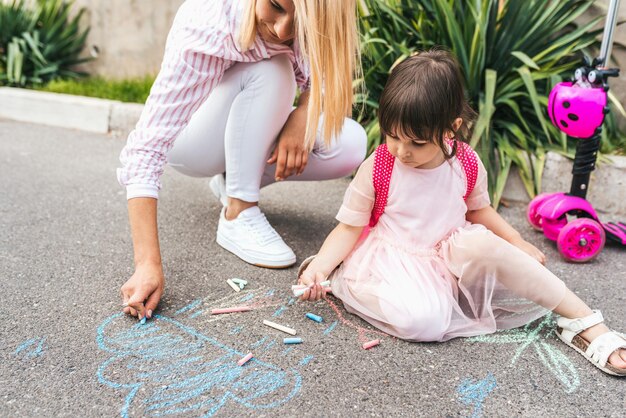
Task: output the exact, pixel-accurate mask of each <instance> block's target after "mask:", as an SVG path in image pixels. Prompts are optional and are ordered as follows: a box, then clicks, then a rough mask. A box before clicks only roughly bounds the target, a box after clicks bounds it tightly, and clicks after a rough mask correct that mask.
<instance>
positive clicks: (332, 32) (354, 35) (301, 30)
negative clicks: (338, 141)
mask: <svg viewBox="0 0 626 418" xmlns="http://www.w3.org/2000/svg"><path fill="white" fill-rule="evenodd" d="M256 2H257V0H249V4H248V7H247V9H246V10H245V15H244V18H243V22H242V27H241V32H240V37H239V40H238V41H239V44H240V47H241V49H242V50H243V51H247V50H248V49H250V47H251V46H252V44H253V43H254V41H255V40H256V35H257V33H256V14H255V7H256ZM293 2H294V6H295V24H294V26H295V29H296V36H297V39H298V42H299V45H300V49H301V51H302V54H303V55H304V57H306V58H307V60H308V64H309V67H310V80H311V88H310V90H309V102H308V108H307V124H306V133H305V141H304V144H305V148H306V149H308V150H311V149H312V148H313V144H314V143H315V134H316V132H317V125H318V121H319V118H320V115H321V114H322V113H324V129H323V138H324V142H325V143H326V145H330V143H331V141H332V138H333V136H334V135H338V134H339V133H340V132H341V128H342V127H343V123H344V118H345V117H346V116H349V115H351V114H352V104H353V90H354V89H353V80H358V79H359V78H360V75H361V59H360V58H361V57H360V51H359V34H358V30H357V20H356V3H355V0H293Z"/></svg>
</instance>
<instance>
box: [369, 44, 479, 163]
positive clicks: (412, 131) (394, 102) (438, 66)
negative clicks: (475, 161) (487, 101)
mask: <svg viewBox="0 0 626 418" xmlns="http://www.w3.org/2000/svg"><path fill="white" fill-rule="evenodd" d="M475 115H476V114H475V112H474V111H473V110H472V108H471V107H470V106H469V104H468V102H467V100H466V98H465V90H464V87H463V76H462V74H461V69H460V67H459V64H458V62H457V61H456V59H455V58H454V56H453V55H452V54H451V53H450V52H448V51H445V50H441V49H434V50H430V51H428V52H421V53H419V54H418V55H413V56H411V57H409V58H407V59H405V60H404V61H402V62H401V63H400V64H398V65H397V66H396V67H395V68H394V69H393V70H392V71H391V75H390V76H389V79H388V80H387V84H386V85H385V89H384V90H383V93H382V95H381V97H380V101H379V110H378V119H379V123H380V130H381V133H382V134H383V135H391V136H401V137H403V138H410V139H419V140H422V141H432V142H434V143H436V144H437V145H438V146H439V147H440V148H441V149H442V150H443V153H444V155H445V157H446V158H447V159H449V158H451V157H453V156H454V155H455V154H456V146H455V147H452V149H450V147H449V146H447V145H446V143H445V138H444V135H445V133H446V131H454V130H453V123H454V120H455V119H456V118H462V119H463V124H462V125H461V128H459V129H458V130H457V131H456V132H455V136H454V138H455V139H457V140H459V141H463V142H467V141H468V139H469V134H470V132H469V126H470V125H471V123H472V121H473V119H474V117H475Z"/></svg>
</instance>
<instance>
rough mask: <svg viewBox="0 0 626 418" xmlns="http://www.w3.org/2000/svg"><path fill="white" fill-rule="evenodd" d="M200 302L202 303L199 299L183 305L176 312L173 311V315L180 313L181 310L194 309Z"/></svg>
mask: <svg viewBox="0 0 626 418" xmlns="http://www.w3.org/2000/svg"><path fill="white" fill-rule="evenodd" d="M201 303H202V300H201V299H198V300H194V301H193V302H191V303H190V304H189V305H187V306H184V307H182V308H180V309H179V310H177V311H176V312H174V315H178V314H181V313H183V312H187V311H191V310H193V309H196V308H197V307H198V305H200V304H201Z"/></svg>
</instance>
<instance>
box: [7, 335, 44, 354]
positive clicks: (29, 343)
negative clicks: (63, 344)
mask: <svg viewBox="0 0 626 418" xmlns="http://www.w3.org/2000/svg"><path fill="white" fill-rule="evenodd" d="M45 342H46V337H43V338H39V337H37V338H31V339H30V340H26V341H24V342H23V343H22V344H20V346H19V347H17V349H16V350H15V355H16V356H17V355H19V354H20V353H21V352H24V353H23V356H24V357H25V358H33V357H39V356H41V355H42V354H43V349H44V343H45ZM35 344H36V346H35Z"/></svg>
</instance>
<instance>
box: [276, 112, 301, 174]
mask: <svg viewBox="0 0 626 418" xmlns="http://www.w3.org/2000/svg"><path fill="white" fill-rule="evenodd" d="M305 128H306V109H298V108H296V109H295V110H294V111H292V112H291V114H290V115H289V118H288V119H287V122H286V123H285V125H284V126H283V129H282V131H281V132H280V134H279V135H278V143H277V144H276V147H275V148H274V151H272V155H271V156H270V158H269V160H267V163H268V164H274V163H276V173H275V175H274V176H275V178H276V181H281V180H284V179H286V178H287V177H289V176H291V175H293V174H302V172H303V171H304V168H305V167H306V164H307V162H308V159H309V152H308V151H307V150H306V149H304V131H305Z"/></svg>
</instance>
